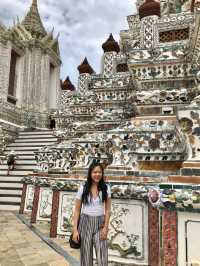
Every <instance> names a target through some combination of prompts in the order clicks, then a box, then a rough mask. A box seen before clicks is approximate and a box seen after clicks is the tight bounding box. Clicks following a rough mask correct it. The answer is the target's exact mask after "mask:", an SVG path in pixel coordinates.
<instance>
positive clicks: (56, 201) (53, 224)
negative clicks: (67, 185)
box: [50, 190, 60, 238]
mask: <svg viewBox="0 0 200 266" xmlns="http://www.w3.org/2000/svg"><path fill="white" fill-rule="evenodd" d="M59 199H60V191H57V190H54V191H53V200H52V211H51V228H50V237H52V238H53V237H56V236H57V225H58V209H59Z"/></svg>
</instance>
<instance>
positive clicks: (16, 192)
mask: <svg viewBox="0 0 200 266" xmlns="http://www.w3.org/2000/svg"><path fill="white" fill-rule="evenodd" d="M8 195H9V197H21V195H22V190H21V189H16V190H14V189H1V188H0V199H1V197H5V196H6V197H7V196H8Z"/></svg>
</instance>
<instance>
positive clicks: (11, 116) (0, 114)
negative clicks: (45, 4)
mask: <svg viewBox="0 0 200 266" xmlns="http://www.w3.org/2000/svg"><path fill="white" fill-rule="evenodd" d="M0 119H3V120H5V121H8V122H10V123H14V124H17V125H21V123H22V121H21V109H19V108H18V107H16V106H15V105H13V104H10V103H8V102H4V101H2V100H0Z"/></svg>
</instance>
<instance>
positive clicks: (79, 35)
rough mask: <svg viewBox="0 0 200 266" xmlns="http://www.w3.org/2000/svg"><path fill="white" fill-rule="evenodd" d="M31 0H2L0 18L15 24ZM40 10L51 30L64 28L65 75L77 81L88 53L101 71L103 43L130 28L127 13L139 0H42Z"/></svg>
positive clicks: (133, 10)
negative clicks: (81, 64) (15, 20)
mask: <svg viewBox="0 0 200 266" xmlns="http://www.w3.org/2000/svg"><path fill="white" fill-rule="evenodd" d="M31 1H32V0H30V1H27V0H1V2H0V21H2V22H3V23H4V24H5V25H12V21H13V19H14V18H16V16H19V17H20V19H22V18H23V16H24V15H25V14H26V12H27V11H28V8H29V6H30V4H31ZM38 5H39V10H40V14H41V17H42V20H43V23H44V25H45V27H46V29H47V30H48V31H50V30H51V29H52V27H54V29H55V33H58V32H60V50H61V56H62V61H63V65H62V71H61V77H62V78H65V77H66V76H67V75H69V76H70V77H71V79H72V81H73V82H74V83H77V76H78V72H77V66H78V65H79V64H80V63H81V61H82V60H83V58H84V57H85V56H87V57H88V60H89V62H90V63H91V65H92V67H93V68H94V69H95V70H96V72H97V73H98V72H99V71H100V62H101V55H102V48H101V45H102V43H103V42H104V41H105V40H106V39H107V38H108V35H109V34H110V33H111V32H112V33H113V34H114V36H115V38H116V39H117V40H119V31H120V30H122V29H126V28H127V27H128V26H127V22H126V16H127V15H130V14H133V13H135V0H122V1H120V0H62V1H60V0H57V1H55V0H38Z"/></svg>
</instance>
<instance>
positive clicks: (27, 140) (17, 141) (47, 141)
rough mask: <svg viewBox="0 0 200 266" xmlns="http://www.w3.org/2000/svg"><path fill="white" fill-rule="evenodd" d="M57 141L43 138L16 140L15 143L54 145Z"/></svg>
mask: <svg viewBox="0 0 200 266" xmlns="http://www.w3.org/2000/svg"><path fill="white" fill-rule="evenodd" d="M56 141H57V139H56V138H45V139H41V138H38V139H16V140H15V143H22V144H23V143H38V144H39V143H55V142H56Z"/></svg>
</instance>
